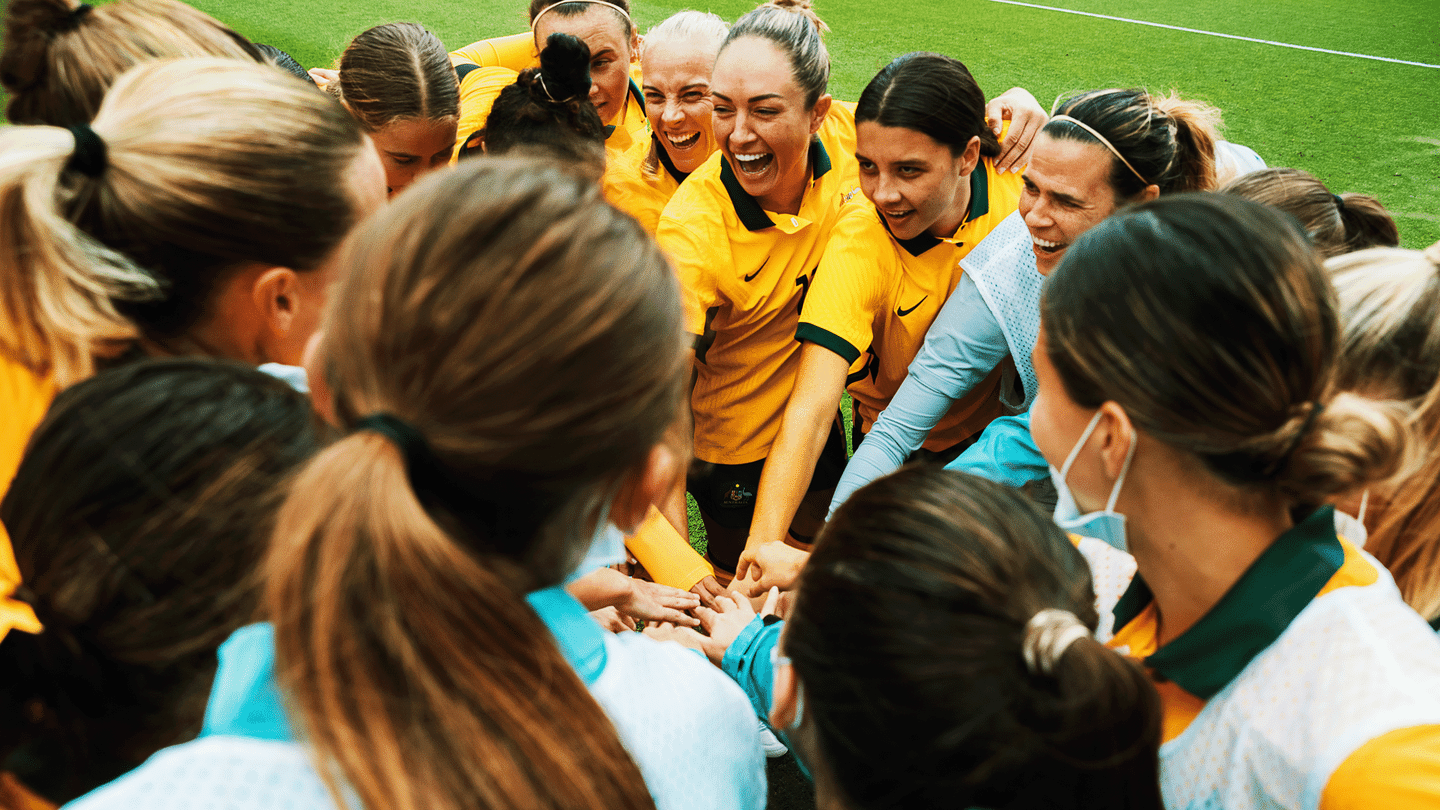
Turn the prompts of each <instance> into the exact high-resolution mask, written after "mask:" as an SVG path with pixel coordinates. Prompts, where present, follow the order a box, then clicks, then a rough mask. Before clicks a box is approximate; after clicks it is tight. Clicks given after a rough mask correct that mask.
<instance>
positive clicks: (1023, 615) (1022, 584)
mask: <svg viewBox="0 0 1440 810" xmlns="http://www.w3.org/2000/svg"><path fill="white" fill-rule="evenodd" d="M1049 610H1058V611H1064V612H1065V613H1067V614H1071V615H1070V616H1069V617H1068V618H1070V619H1071V620H1072V621H1075V620H1078V622H1079V623H1083V626H1084V627H1085V628H1087V629H1088V630H1089V631H1091V632H1093V630H1094V629H1095V627H1096V623H1097V620H1098V616H1097V615H1096V612H1095V596H1094V592H1093V589H1092V586H1091V579H1090V571H1089V568H1088V567H1087V565H1086V563H1085V560H1084V558H1083V557H1082V556H1081V555H1080V552H1078V551H1077V550H1076V549H1075V547H1074V546H1073V545H1071V543H1070V542H1069V541H1068V540H1067V539H1066V538H1065V535H1064V534H1063V533H1062V532H1061V531H1060V530H1059V529H1058V528H1056V526H1055V524H1054V522H1053V521H1052V520H1050V518H1049V516H1047V515H1045V514H1043V513H1041V512H1040V511H1039V510H1038V509H1036V508H1035V506H1034V505H1033V504H1032V503H1031V502H1030V501H1028V500H1027V499H1026V498H1025V497H1024V496H1022V495H1020V494H1019V493H1018V492H1015V491H1012V490H1010V489H1008V488H1006V487H1003V486H1000V485H998V484H995V483H992V482H990V481H986V480H984V479H981V478H977V477H975V476H970V475H964V474H960V473H952V472H947V471H944V470H941V469H939V468H938V467H923V466H921V467H908V468H905V469H903V470H900V471H899V472H896V473H895V474H893V475H889V476H886V477H884V478H881V479H879V480H877V481H875V482H873V483H871V484H869V485H868V486H866V487H864V488H863V489H861V490H859V491H858V492H856V493H855V494H854V495H853V496H852V497H851V498H850V499H849V500H847V501H846V502H845V503H844V504H843V505H841V507H840V508H839V509H838V510H836V513H835V515H834V516H833V517H832V518H831V520H830V522H829V523H827V524H826V525H825V528H824V529H823V530H822V531H821V533H820V537H819V538H818V541H817V543H816V545H815V550H814V554H813V555H812V556H811V558H810V560H809V562H808V563H806V565H805V570H804V572H803V573H802V574H801V577H800V584H799V591H798V595H797V598H796V602H795V606H794V608H793V610H792V613H791V615H790V617H789V618H788V619H787V622H786V624H787V627H786V629H785V637H784V647H785V653H786V655H787V656H788V657H789V658H790V659H791V661H792V662H793V666H794V667H795V671H796V675H797V676H798V678H799V680H800V689H801V692H802V693H803V695H804V701H805V712H804V714H805V717H806V718H809V720H808V721H807V722H810V723H812V724H813V726H814V728H815V733H816V736H817V738H818V747H819V749H820V755H821V756H822V757H823V758H824V760H825V764H826V765H827V767H826V769H825V770H826V771H827V772H828V773H831V774H833V775H834V777H835V779H836V780H837V781H838V783H839V787H840V792H842V793H843V795H845V796H846V798H847V799H848V801H847V806H849V807H853V808H856V810H868V809H869V808H877V809H878V808H889V807H992V808H1027V807H1047V808H1088V807H1116V808H1122V807H1123V808H1147V809H1148V808H1155V810H1158V808H1160V807H1161V800H1160V789H1159V783H1158V768H1159V764H1158V749H1159V744H1160V703H1159V698H1158V696H1157V695H1156V693H1155V690H1154V689H1153V687H1152V686H1151V685H1150V682H1149V679H1148V678H1147V676H1146V675H1145V673H1144V672H1143V671H1142V670H1141V669H1140V667H1139V666H1138V665H1137V664H1135V663H1134V662H1132V661H1130V660H1128V659H1126V658H1124V657H1122V656H1121V655H1119V654H1117V653H1115V652H1112V651H1110V650H1108V649H1106V648H1105V647H1104V645H1102V644H1101V643H1100V642H1098V641H1096V640H1095V639H1094V637H1093V636H1092V635H1091V632H1078V633H1076V635H1078V636H1080V637H1079V638H1078V639H1075V637H1074V636H1072V637H1071V638H1072V639H1075V640H1074V641H1073V643H1071V644H1069V646H1068V647H1066V648H1064V650H1063V651H1062V652H1059V653H1058V654H1057V655H1055V656H1054V658H1053V660H1051V661H1048V662H1046V663H1048V664H1049V666H1046V667H1042V669H1041V670H1037V669H1035V668H1032V667H1030V666H1028V665H1027V662H1026V660H1025V657H1024V655H1025V650H1026V648H1027V646H1029V645H1030V644H1031V643H1032V641H1033V639H1031V638H1030V633H1031V632H1032V631H1031V630H1030V626H1031V624H1032V621H1033V620H1034V619H1035V617H1036V616H1037V615H1039V614H1041V613H1042V612H1045V611H1049Z"/></svg>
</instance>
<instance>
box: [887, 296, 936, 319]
mask: <svg viewBox="0 0 1440 810" xmlns="http://www.w3.org/2000/svg"><path fill="white" fill-rule="evenodd" d="M929 297H930V296H928V295H927V296H925V298H929ZM925 298H921V299H920V300H919V301H916V302H915V306H913V307H910V308H909V309H902V308H900V307H896V308H895V314H896V315H899V316H900V317H902V318H903V317H905V316H906V315H909V314H910V313H912V312H914V311H915V310H917V309H919V308H920V305H921V304H923V303H925Z"/></svg>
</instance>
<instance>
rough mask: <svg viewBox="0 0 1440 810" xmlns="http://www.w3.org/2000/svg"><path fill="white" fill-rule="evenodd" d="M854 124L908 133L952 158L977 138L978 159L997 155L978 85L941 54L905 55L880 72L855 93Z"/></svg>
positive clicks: (997, 146)
mask: <svg viewBox="0 0 1440 810" xmlns="http://www.w3.org/2000/svg"><path fill="white" fill-rule="evenodd" d="M855 121H856V123H860V122H864V121H874V122H876V123H877V124H879V125H880V126H882V127H903V128H905V129H913V130H915V131H916V132H919V133H921V134H923V135H928V136H929V137H930V138H931V139H932V140H934V141H935V142H936V143H942V144H944V145H946V146H948V147H950V152H951V154H952V155H954V156H955V157H959V156H960V155H961V154H962V153H964V151H965V148H966V147H967V146H969V145H970V139H971V138H979V139H980V154H981V156H983V157H992V158H993V157H998V156H999V154H1000V142H999V141H998V140H996V138H995V133H994V132H991V131H990V127H988V126H986V124H985V94H984V93H982V92H980V85H978V84H976V83H975V77H974V76H971V75H970V71H969V70H968V69H967V68H966V67H965V65H964V64H963V63H962V62H960V61H959V60H958V59H951V58H950V57H948V56H945V55H943V54H938V53H924V52H916V53H907V54H905V55H904V56H901V57H899V58H897V59H896V60H895V61H893V62H891V63H890V64H888V65H886V66H885V67H883V68H881V69H880V72H879V73H877V74H875V78H873V79H871V80H870V83H869V84H868V85H866V86H865V91H864V92H862V93H861V94H860V103H859V105H858V106H857V107H856V108H855ZM984 170H985V169H984V167H980V168H978V169H977V171H984Z"/></svg>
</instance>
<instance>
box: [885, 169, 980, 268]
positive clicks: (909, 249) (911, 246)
mask: <svg viewBox="0 0 1440 810" xmlns="http://www.w3.org/2000/svg"><path fill="white" fill-rule="evenodd" d="M988 213H990V180H989V179H988V178H987V177H986V176H985V163H984V161H981V162H979V163H976V164H975V170H974V171H972V172H970V210H969V211H968V212H966V214H965V220H964V221H963V222H961V223H960V227H959V228H957V229H956V230H955V235H956V236H959V235H960V231H963V230H965V226H966V225H969V224H970V223H971V222H974V221H975V220H976V219H979V218H980V217H983V216H985V215H986V214H988ZM875 216H877V217H879V218H880V224H881V225H884V226H885V230H887V231H890V223H889V222H886V221H885V215H884V214H882V213H880V209H879V208H876V209H875ZM890 237H891V238H892V239H895V242H896V243H897V244H899V245H900V247H902V248H904V249H905V252H906V253H909V254H910V255H911V256H921V255H924V254H925V253H926V252H928V251H929V250H930V249H931V248H933V247H935V246H936V245H938V244H940V243H941V242H950V243H951V244H954V245H963V244H965V243H964V242H956V241H955V239H954V238H953V237H952V238H950V239H941V238H939V237H938V236H931V235H930V234H929V233H928V232H926V231H921V232H920V234H919V235H917V236H914V237H912V238H910V239H900V238H897V237H896V236H895V232H894V231H890Z"/></svg>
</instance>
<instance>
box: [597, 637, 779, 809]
mask: <svg viewBox="0 0 1440 810" xmlns="http://www.w3.org/2000/svg"><path fill="white" fill-rule="evenodd" d="M605 650H606V653H607V654H608V655H607V662H606V666H605V672H604V673H602V674H601V676H600V678H599V679H598V680H597V681H596V682H595V683H594V684H593V685H592V686H591V687H590V691H591V694H593V695H594V696H595V700H596V702H598V703H599V704H600V705H601V707H602V708H604V710H605V713H606V715H607V716H609V718H610V721H611V722H612V723H614V724H615V728H616V731H618V732H619V734H620V738H621V740H622V741H623V742H624V743H625V747H626V749H627V750H629V751H630V753H631V755H632V756H634V757H635V761H636V763H637V764H638V765H639V766H640V770H641V772H642V774H643V775H644V776H645V783H646V785H647V786H648V787H649V788H650V792H651V794H652V795H653V796H655V804H656V807H657V808H658V810H741V809H744V810H749V809H750V808H754V810H759V808H762V807H764V806H765V798H766V790H765V754H764V751H763V750H762V749H761V748H760V737H759V720H758V719H757V718H756V716H755V711H754V709H752V708H751V706H750V701H749V699H748V698H746V697H745V693H744V692H742V691H741V690H740V687H739V686H738V685H736V684H735V682H734V681H732V680H730V678H729V677H727V676H726V675H725V674H724V673H722V672H720V671H719V670H718V669H716V668H715V667H714V666H711V664H710V662H709V661H707V660H706V659H705V658H704V657H702V656H700V655H699V654H697V653H695V652H694V651H692V650H688V649H686V648H684V647H681V646H680V645H678V644H675V643H673V642H664V643H662V642H657V641H655V640H654V639H650V638H646V637H645V636H642V635H640V634H638V633H624V634H619V635H613V634H612V635H607V636H606V642H605Z"/></svg>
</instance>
